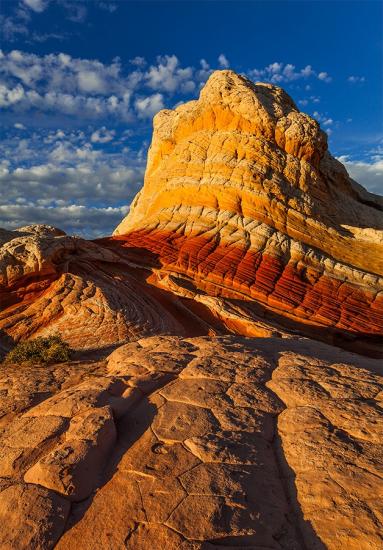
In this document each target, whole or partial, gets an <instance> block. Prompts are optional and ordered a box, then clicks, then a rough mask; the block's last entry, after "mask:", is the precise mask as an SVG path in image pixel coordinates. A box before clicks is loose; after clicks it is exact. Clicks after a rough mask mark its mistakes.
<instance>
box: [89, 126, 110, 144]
mask: <svg viewBox="0 0 383 550" xmlns="http://www.w3.org/2000/svg"><path fill="white" fill-rule="evenodd" d="M115 135H116V132H115V131H114V130H107V129H106V128H105V126H103V127H102V128H100V129H99V130H96V131H95V132H93V133H92V135H91V136H90V141H91V142H92V143H108V142H109V141H112V140H113V138H114V136H115Z"/></svg>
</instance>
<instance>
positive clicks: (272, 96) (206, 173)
mask: <svg viewBox="0 0 383 550" xmlns="http://www.w3.org/2000/svg"><path fill="white" fill-rule="evenodd" d="M382 208H383V207H382V201H381V199H379V198H378V197H376V196H374V195H371V194H369V193H367V191H365V190H364V189H363V188H362V187H361V186H359V185H358V184H356V183H355V182H353V180H351V178H350V177H349V176H348V174H347V172H346V170H345V168H344V167H343V165H342V164H341V163H340V162H338V161H337V160H336V159H334V158H333V157H332V156H331V155H330V153H329V152H328V150H327V136H326V134H325V133H324V132H323V131H322V130H321V129H320V126H319V124H318V122H317V121H315V120H314V119H312V118H311V117H309V116H308V115H306V114H304V113H301V112H299V110H298V109H297V107H296V105H295V104H294V102H293V100H292V99H291V98H290V97H289V96H288V95H287V94H286V92H284V91H283V90H282V89H281V88H279V87H277V86H274V85H272V84H264V83H256V84H254V83H252V82H250V81H249V80H247V79H246V78H244V77H242V76H239V75H237V74H236V73H234V72H233V71H216V72H215V73H213V74H212V75H211V77H210V78H209V80H208V82H207V83H206V85H205V87H204V88H203V89H202V91H201V94H200V97H199V99H198V100H197V101H190V102H188V103H186V104H184V105H180V106H179V107H177V108H176V109H174V110H164V111H161V112H159V113H158V114H157V115H156V116H155V118H154V130H153V140H152V144H151V147H150V150H149V154H148V163H147V170H146V175H145V183H144V187H143V189H142V190H141V192H140V193H139V194H138V195H137V197H136V199H135V200H134V202H133V205H132V207H131V210H130V212H129V214H128V216H127V217H126V218H125V219H124V220H123V221H122V223H121V224H120V225H119V226H118V228H117V229H116V231H115V238H116V239H117V240H119V241H120V244H121V241H123V242H124V246H126V247H128V248H129V247H130V248H134V247H139V248H142V249H144V250H146V251H148V250H149V251H150V252H151V253H153V254H154V255H156V257H157V259H158V261H159V262H160V264H161V268H160V269H159V270H157V279H158V278H160V279H161V283H160V284H161V285H162V286H164V285H165V286H166V284H167V280H168V275H170V276H171V278H172V280H171V286H172V290H173V291H174V287H175V283H177V281H178V283H179V286H180V287H184V281H185V280H186V281H188V283H189V284H190V282H191V283H192V284H193V285H194V289H195V292H196V293H197V294H198V295H201V294H203V295H205V294H209V295H210V296H214V297H222V298H228V299H235V300H238V299H239V300H241V301H243V302H246V304H247V311H248V309H249V307H250V309H251V308H253V306H254V304H257V305H259V304H262V307H264V308H266V309H267V310H268V311H271V312H273V313H274V315H275V314H276V315H278V317H282V318H288V319H290V321H292V322H293V323H299V324H302V322H303V323H304V324H306V325H307V327H309V326H311V327H332V329H334V331H335V332H343V333H345V332H347V333H355V332H359V333H364V334H368V335H370V334H373V335H374V334H375V335H376V334H381V333H382V326H383V313H382V310H383V299H382V293H381V291H382V275H383V231H382V229H383V216H382ZM158 274H159V275H158ZM152 280H153V278H152ZM181 292H183V290H181ZM237 328H238V326H237ZM246 330H247V331H248V330H249V329H248V328H247V329H246Z"/></svg>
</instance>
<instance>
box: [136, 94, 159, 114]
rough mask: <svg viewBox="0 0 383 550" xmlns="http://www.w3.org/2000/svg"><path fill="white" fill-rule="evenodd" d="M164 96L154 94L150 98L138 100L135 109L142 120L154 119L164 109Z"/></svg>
mask: <svg viewBox="0 0 383 550" xmlns="http://www.w3.org/2000/svg"><path fill="white" fill-rule="evenodd" d="M163 100H164V98H163V95H162V94H153V95H151V96H149V97H142V98H137V99H136V101H135V104H134V105H135V107H136V110H137V113H138V116H139V117H140V118H152V117H153V116H154V115H155V114H156V113H158V111H160V110H161V109H163V108H164V101H163Z"/></svg>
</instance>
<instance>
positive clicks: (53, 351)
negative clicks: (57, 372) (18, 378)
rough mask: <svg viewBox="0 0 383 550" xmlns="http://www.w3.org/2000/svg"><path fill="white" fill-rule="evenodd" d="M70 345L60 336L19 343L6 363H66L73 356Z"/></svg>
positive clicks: (9, 354)
mask: <svg viewBox="0 0 383 550" xmlns="http://www.w3.org/2000/svg"><path fill="white" fill-rule="evenodd" d="M71 351H72V350H71V349H70V347H69V344H67V343H66V342H64V341H63V340H62V338H61V336H59V335H53V336H47V337H46V338H43V337H41V336H40V337H38V338H35V339H34V340H27V341H25V342H19V343H18V344H16V346H15V347H14V348H13V349H12V350H11V351H10V352H9V353H8V355H7V356H6V357H5V360H4V362H5V363H17V364H26V365H33V364H40V365H41V364H47V363H64V362H65V361H69V359H70V356H71Z"/></svg>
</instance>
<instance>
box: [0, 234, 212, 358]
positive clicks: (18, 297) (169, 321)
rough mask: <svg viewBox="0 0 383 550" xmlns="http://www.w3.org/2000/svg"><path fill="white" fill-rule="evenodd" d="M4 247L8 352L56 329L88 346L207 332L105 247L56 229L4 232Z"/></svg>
mask: <svg viewBox="0 0 383 550" xmlns="http://www.w3.org/2000/svg"><path fill="white" fill-rule="evenodd" d="M0 244H1V245H2V246H1V247H0V348H1V346H2V347H3V349H5V350H6V349H8V348H9V346H10V345H11V343H12V342H15V341H18V340H19V339H26V338H30V337H34V336H40V335H41V336H44V335H47V334H51V333H56V332H57V333H59V334H60V335H61V336H62V337H63V338H64V339H65V340H66V341H67V342H68V343H70V344H71V345H72V346H73V347H75V348H88V349H89V348H99V347H103V346H107V345H110V344H116V343H118V342H124V341H129V340H131V339H134V338H136V337H137V336H143V335H149V334H161V333H168V334H169V333H170V334H189V333H190V331H191V332H192V333H194V334H201V333H207V329H206V328H204V327H205V325H204V323H203V321H198V320H196V318H195V316H193V315H189V314H188V313H187V311H186V310H184V308H182V307H181V306H177V304H176V301H177V299H176V300H174V299H173V298H172V297H171V296H169V295H166V294H165V293H164V292H161V291H160V290H157V289H156V288H152V287H149V285H147V284H146V283H145V280H144V278H143V277H142V276H140V270H139V269H134V268H133V267H132V266H130V265H129V263H128V262H127V261H125V260H124V259H122V258H121V257H120V256H119V255H117V254H115V253H114V252H113V251H111V250H107V249H106V248H105V247H100V246H98V245H97V244H95V243H92V242H90V241H85V240H84V239H80V238H77V237H71V236H68V235H65V233H64V232H62V231H60V230H58V229H56V228H52V227H49V226H30V227H25V228H21V229H18V230H16V231H4V230H0ZM179 307H181V311H180V310H179Z"/></svg>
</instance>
